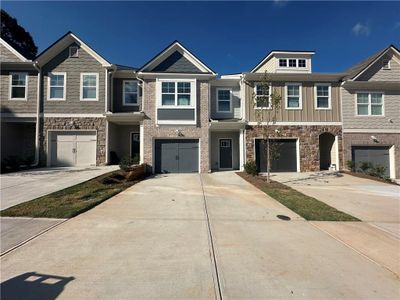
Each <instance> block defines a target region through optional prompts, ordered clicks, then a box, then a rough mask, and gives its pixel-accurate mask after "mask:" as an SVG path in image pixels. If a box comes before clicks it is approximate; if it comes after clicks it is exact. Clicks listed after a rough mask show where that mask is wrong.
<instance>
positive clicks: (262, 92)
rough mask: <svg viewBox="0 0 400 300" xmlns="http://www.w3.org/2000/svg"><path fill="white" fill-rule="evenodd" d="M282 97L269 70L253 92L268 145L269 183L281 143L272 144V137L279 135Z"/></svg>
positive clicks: (259, 122) (260, 123)
mask: <svg viewBox="0 0 400 300" xmlns="http://www.w3.org/2000/svg"><path fill="white" fill-rule="evenodd" d="M281 100H282V97H281V95H280V93H279V91H278V89H277V88H273V87H272V81H271V77H270V75H269V74H268V72H267V71H265V73H264V74H263V76H262V78H261V80H260V81H258V82H257V83H256V84H255V91H254V92H253V103H254V108H255V109H254V111H255V117H256V120H257V127H258V128H259V129H260V131H261V132H262V138H263V141H266V147H265V150H264V151H263V155H264V156H265V158H266V159H265V160H266V164H267V166H266V167H267V183H270V173H271V162H272V160H273V159H276V158H277V157H278V155H279V145H278V144H277V143H274V144H273V145H272V144H271V141H270V140H271V137H273V136H277V135H278V134H279V131H277V130H274V126H275V124H276V119H277V114H278V111H279V110H280V107H281Z"/></svg>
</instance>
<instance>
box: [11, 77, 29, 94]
mask: <svg viewBox="0 0 400 300" xmlns="http://www.w3.org/2000/svg"><path fill="white" fill-rule="evenodd" d="M14 74H24V75H25V97H24V98H13V97H12V87H13V85H12V75H14ZM28 83H29V75H28V73H27V72H10V82H9V90H10V95H9V98H10V100H13V101H27V100H28Z"/></svg>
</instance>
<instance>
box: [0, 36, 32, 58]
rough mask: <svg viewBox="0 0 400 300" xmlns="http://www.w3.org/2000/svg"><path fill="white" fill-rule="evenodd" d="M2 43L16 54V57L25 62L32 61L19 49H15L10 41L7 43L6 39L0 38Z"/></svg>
mask: <svg viewBox="0 0 400 300" xmlns="http://www.w3.org/2000/svg"><path fill="white" fill-rule="evenodd" d="M0 43H1V44H2V45H3V46H4V47H6V48H7V49H8V50H10V51H11V53H12V54H14V55H15V56H16V57H18V58H19V59H20V60H21V61H23V62H31V60H29V59H26V58H25V56H23V55H22V54H21V53H19V52H18V51H17V50H15V49H14V48H13V47H12V46H11V45H10V44H9V43H7V42H6V41H5V40H3V39H2V38H0Z"/></svg>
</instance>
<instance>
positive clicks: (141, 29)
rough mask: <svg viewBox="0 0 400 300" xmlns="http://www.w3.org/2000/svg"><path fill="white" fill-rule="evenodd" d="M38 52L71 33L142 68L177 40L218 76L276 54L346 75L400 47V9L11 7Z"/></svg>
mask: <svg viewBox="0 0 400 300" xmlns="http://www.w3.org/2000/svg"><path fill="white" fill-rule="evenodd" d="M2 8H3V9H5V10H6V11H7V12H8V13H9V14H11V15H13V16H14V17H16V18H17V20H18V22H19V23H20V24H21V25H22V26H23V27H24V28H25V29H26V30H28V31H29V32H30V33H31V35H32V37H33V38H34V40H35V42H36V44H37V46H38V47H39V52H40V51H42V50H43V49H45V48H46V47H47V46H49V45H50V44H51V43H53V42H54V41H55V40H56V39H58V38H59V37H60V36H62V35H63V34H64V33H65V32H67V31H68V30H71V31H73V32H74V33H76V34H77V35H78V36H79V37H80V38H81V39H83V40H84V41H85V42H87V43H88V44H89V45H90V46H91V47H93V48H94V49H95V50H96V51H97V52H99V53H100V54H101V55H103V56H104V57H105V58H106V59H108V60H109V61H110V62H112V63H119V64H125V65H130V66H135V67H138V66H142V65H143V64H144V63H145V62H147V61H148V60H149V59H151V58H152V57H153V56H154V55H155V54H157V53H158V52H159V51H161V50H162V49H163V48H165V47H166V46H167V45H168V44H170V43H171V42H172V41H174V40H179V41H181V42H182V43H183V44H184V45H185V46H186V47H187V48H188V49H189V50H191V51H192V52H193V53H194V54H196V55H197V56H198V57H199V58H200V59H201V60H202V61H203V62H205V63H206V64H207V65H209V66H210V67H211V68H212V69H214V70H215V71H216V72H217V73H219V74H230V73H236V72H242V71H248V70H250V69H251V68H252V67H253V66H254V65H256V64H257V63H258V62H259V61H260V60H261V59H262V58H263V57H264V56H265V55H266V54H267V53H268V52H269V51H270V50H277V49H278V50H279V49H283V50H315V51H316V55H315V56H314V58H313V71H314V72H341V71H344V70H345V69H347V68H348V67H350V66H351V65H353V64H355V63H357V62H359V61H360V60H362V59H364V58H366V57H367V56H370V55H372V54H373V53H375V52H376V51H378V50H380V49H382V48H384V47H386V46H387V45H389V44H394V45H395V46H397V47H399V46H400V2H288V1H271V2H99V1H93V2H8V1H7V2H6V1H2Z"/></svg>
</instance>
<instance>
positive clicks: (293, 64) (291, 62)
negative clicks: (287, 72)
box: [289, 59, 296, 68]
mask: <svg viewBox="0 0 400 300" xmlns="http://www.w3.org/2000/svg"><path fill="white" fill-rule="evenodd" d="M289 67H290V68H296V60H295V59H289Z"/></svg>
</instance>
